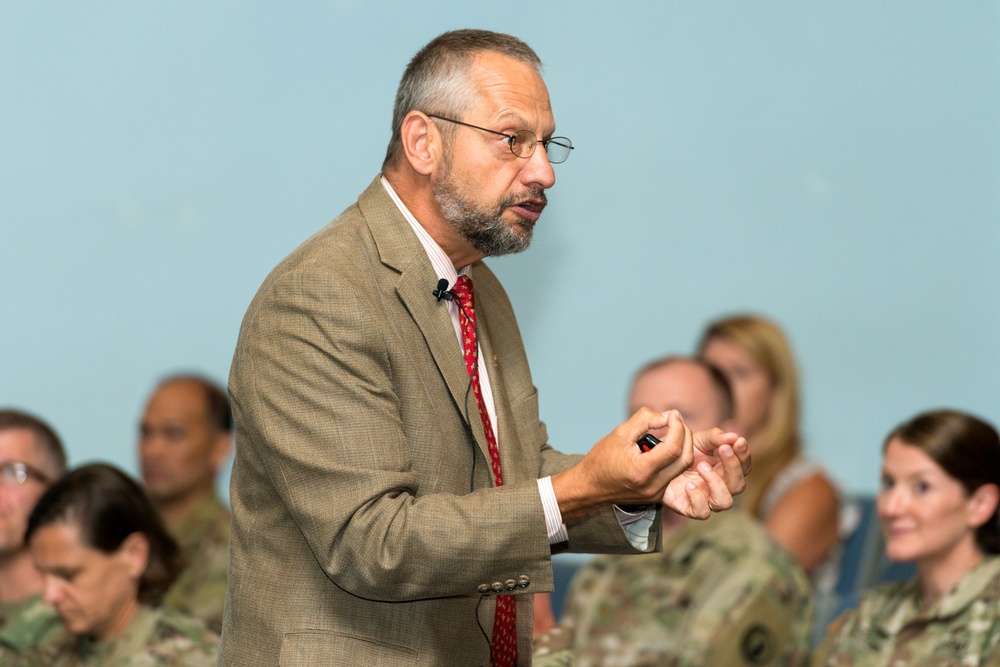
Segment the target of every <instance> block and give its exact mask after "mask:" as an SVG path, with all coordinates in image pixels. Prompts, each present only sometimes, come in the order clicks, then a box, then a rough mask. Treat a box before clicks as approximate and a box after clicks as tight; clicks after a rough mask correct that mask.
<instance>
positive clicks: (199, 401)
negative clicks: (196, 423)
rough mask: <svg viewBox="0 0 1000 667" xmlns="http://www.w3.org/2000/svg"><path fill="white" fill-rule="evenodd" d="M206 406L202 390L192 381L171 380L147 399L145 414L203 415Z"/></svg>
mask: <svg viewBox="0 0 1000 667" xmlns="http://www.w3.org/2000/svg"><path fill="white" fill-rule="evenodd" d="M207 409H208V406H207V401H206V399H205V390H204V388H203V387H202V386H201V385H200V384H198V383H197V382H194V381H192V380H171V381H168V382H165V383H164V384H162V385H160V386H159V387H157V389H156V391H155V392H153V395H152V397H150V399H149V404H148V405H147V407H146V412H147V413H148V412H167V413H174V414H178V415H180V414H186V415H194V414H198V415H201V414H204V413H206V412H207Z"/></svg>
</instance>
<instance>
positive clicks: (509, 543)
mask: <svg viewBox="0 0 1000 667" xmlns="http://www.w3.org/2000/svg"><path fill="white" fill-rule="evenodd" d="M540 68H541V63H540V61H539V59H538V56H537V55H536V54H535V52H534V51H532V50H531V48H530V47H528V46H527V45H526V44H525V43H524V42H522V41H521V40H519V39H517V38H514V37H511V36H509V35H501V34H498V33H492V32H487V31H482V30H459V31H454V32H450V33H445V34H443V35H441V36H439V37H438V38H436V39H434V40H433V41H432V42H431V43H430V44H428V45H427V46H425V47H424V48H423V49H422V50H421V51H420V52H419V53H418V54H417V55H416V56H415V57H414V58H413V60H412V61H411V62H410V64H409V66H408V67H407V69H406V71H405V73H404V75H403V79H402V81H401V82H400V86H399V89H398V92H397V97H396V103H395V108H394V113H393V121H392V138H391V140H390V143H389V148H388V151H387V155H386V159H385V161H384V163H383V165H382V174H381V175H380V176H379V177H377V178H375V180H374V181H373V182H372V183H371V185H370V186H369V187H368V189H367V190H365V192H364V193H362V195H361V196H360V198H359V199H358V201H357V203H356V204H354V205H352V206H351V207H349V208H348V209H347V210H346V211H345V212H344V213H343V214H342V215H341V216H340V217H339V218H337V219H336V220H335V221H334V222H333V223H331V224H330V225H329V226H327V227H326V228H325V229H323V230H321V231H320V232H318V233H317V234H316V235H314V236H313V237H312V238H311V239H310V240H308V241H307V242H306V243H304V244H303V245H302V246H300V247H299V248H298V249H297V250H295V251H294V252H293V253H292V254H291V255H290V256H289V257H287V258H286V259H285V260H284V261H283V262H282V263H281V264H280V265H279V266H278V267H277V268H276V269H275V270H274V271H272V272H271V274H270V275H269V276H268V278H267V279H266V280H265V282H264V284H263V285H262V286H261V288H260V290H259V291H258V293H257V296H256V297H255V298H254V301H253V303H252V304H251V305H250V308H249V309H248V311H247V314H246V316H245V318H244V320H243V327H242V330H241V332H240V338H239V342H238V343H237V347H236V353H235V355H234V358H233V367H232V373H231V375H230V383H229V387H230V393H231V395H232V399H233V412H234V417H235V422H236V460H235V464H234V468H233V478H232V485H231V501H232V508H233V533H232V548H231V552H230V553H231V558H230V571H229V577H230V578H229V596H228V598H227V601H226V612H225V620H224V624H223V632H222V644H221V647H220V658H219V664H220V665H223V666H226V665H241V666H242V665H247V664H268V665H273V664H302V665H306V664H357V665H369V664H379V665H414V664H422V665H445V664H449V665H486V664H493V665H499V666H504V667H506V666H508V665H514V664H528V663H529V662H530V659H531V655H530V653H531V649H530V646H531V629H532V596H531V595H529V594H530V593H534V592H536V591H546V590H551V589H552V568H551V560H550V559H551V553H552V551H553V549H573V550H587V549H599V550H603V551H611V552H643V551H649V550H652V549H655V548H656V547H657V546H658V542H659V521H658V519H659V516H660V513H659V512H658V511H657V510H656V509H655V508H654V507H652V505H653V504H654V503H658V502H666V503H667V504H669V505H671V506H672V507H674V508H675V509H677V510H678V511H680V512H682V513H684V514H688V515H691V516H698V517H702V518H704V517H707V516H708V515H709V514H710V513H711V511H714V510H715V511H717V510H722V509H725V508H728V507H730V506H731V505H732V502H733V497H732V496H733V494H734V493H738V492H739V491H741V490H742V488H743V485H744V477H743V476H744V474H745V473H746V471H747V470H749V450H748V449H747V448H746V445H745V441H744V440H742V439H740V438H738V436H736V434H723V433H722V432H721V431H719V432H714V433H699V434H694V433H692V431H691V430H690V429H689V428H688V427H687V425H686V424H684V422H683V420H682V419H681V418H680V417H679V415H677V414H676V413H669V414H666V415H665V414H661V413H657V412H653V411H652V410H648V409H644V410H641V411H639V412H637V413H636V414H635V415H633V416H632V417H631V418H630V419H629V420H628V421H626V422H625V423H624V424H621V425H619V426H618V427H617V428H616V429H615V430H614V431H613V432H612V433H611V434H610V435H608V436H607V437H605V438H603V439H602V440H600V441H599V442H598V443H597V444H596V445H594V447H593V448H592V449H591V450H590V452H589V453H588V454H587V455H586V456H584V457H578V456H577V457H572V456H565V455H562V454H560V453H558V452H556V451H555V450H553V449H552V448H551V447H550V446H549V445H548V444H547V441H548V438H547V434H546V431H545V426H544V424H543V423H542V422H541V421H540V420H539V417H538V398H537V393H536V392H535V390H534V387H533V385H532V382H531V376H530V373H529V370H528V363H527V359H526V357H525V354H524V349H523V346H522V344H521V338H520V334H519V332H518V328H517V324H516V322H515V319H514V313H513V310H512V308H511V305H510V303H509V301H508V300H507V297H506V294H505V293H504V291H503V288H502V287H501V286H500V284H499V282H498V281H497V279H496V278H495V277H494V276H493V274H492V273H491V272H490V270H489V269H488V268H487V267H486V266H485V265H484V264H483V263H482V262H481V261H480V260H482V259H483V258H484V257H487V256H495V255H503V254H507V253H512V252H518V251H520V250H523V249H525V248H526V247H527V246H528V244H529V242H530V241H531V235H532V229H533V228H534V226H535V224H536V223H537V221H538V219H539V217H540V216H541V214H542V211H543V209H544V208H545V205H546V203H547V199H546V190H548V189H549V188H550V187H552V185H553V184H554V183H555V172H554V171H553V167H552V163H559V162H562V161H564V160H566V159H567V158H568V157H569V155H570V153H571V152H572V151H573V145H572V143H571V142H570V141H569V139H566V138H565V137H560V136H554V135H555V120H554V117H553V115H552V108H551V105H550V103H549V96H548V91H547V89H546V87H545V83H544V82H543V81H542V77H541V75H540V73H539V72H540ZM473 280H474V281H475V287H474V289H473V286H472V284H471V282H472V281H473ZM660 428H662V429H664V433H663V442H662V443H661V444H659V445H658V446H656V447H654V448H653V449H651V450H650V451H649V452H648V453H641V452H640V450H639V447H637V446H636V442H637V441H638V440H639V439H640V438H642V436H643V435H644V434H645V433H646V432H647V431H649V430H651V429H660ZM717 454H718V456H716V455H717ZM616 503H617V504H626V505H629V504H632V505H639V504H642V505H644V507H640V508H638V509H637V510H635V511H633V512H632V513H630V514H623V513H622V512H619V511H616V510H615V508H614V507H613V504H616Z"/></svg>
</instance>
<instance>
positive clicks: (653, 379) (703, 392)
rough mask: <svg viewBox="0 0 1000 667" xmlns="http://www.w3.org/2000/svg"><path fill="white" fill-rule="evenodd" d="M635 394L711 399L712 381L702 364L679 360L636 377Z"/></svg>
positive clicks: (647, 397)
mask: <svg viewBox="0 0 1000 667" xmlns="http://www.w3.org/2000/svg"><path fill="white" fill-rule="evenodd" d="M632 393H633V396H636V395H639V394H643V395H644V396H645V398H646V399H647V400H649V399H650V398H653V397H658V398H660V399H672V400H684V401H686V402H695V401H711V400H712V394H711V382H710V379H709V377H708V372H707V371H705V369H704V368H702V367H701V366H699V365H697V364H694V363H691V362H685V361H677V362H673V363H670V364H667V365H665V366H661V367H659V368H655V369H653V370H650V371H647V372H646V373H643V375H642V376H640V377H639V378H636V383H635V387H634V388H633V392H632Z"/></svg>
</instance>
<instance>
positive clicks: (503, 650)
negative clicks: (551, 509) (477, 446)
mask: <svg viewBox="0 0 1000 667" xmlns="http://www.w3.org/2000/svg"><path fill="white" fill-rule="evenodd" d="M451 291H452V292H453V293H454V294H455V296H456V297H457V300H458V323H459V324H460V325H461V327H462V351H463V352H464V353H465V369H466V370H467V371H468V372H469V379H470V380H471V381H472V393H473V394H475V395H476V405H478V406H479V418H480V419H481V420H482V422H483V431H485V432H486V444H487V447H488V449H489V453H490V468H491V469H492V470H493V479H494V480H496V485H497V486H503V471H502V470H501V469H500V450H499V449H498V448H497V439H496V436H495V435H494V434H493V424H492V423H490V415H489V413H487V412H486V403H485V402H484V401H483V394H482V392H481V391H480V389H479V364H478V363H477V361H478V359H479V341H478V340H477V339H476V305H475V300H474V299H473V296H472V279H471V278H469V277H468V276H459V277H458V280H457V281H455V287H453V288H452V290H451ZM515 620H516V616H515V605H514V596H513V595H498V596H497V607H496V615H495V616H494V618H493V641H492V647H493V661H494V663H495V664H496V665H497V667H511V666H513V665H515V664H517V633H516V630H515Z"/></svg>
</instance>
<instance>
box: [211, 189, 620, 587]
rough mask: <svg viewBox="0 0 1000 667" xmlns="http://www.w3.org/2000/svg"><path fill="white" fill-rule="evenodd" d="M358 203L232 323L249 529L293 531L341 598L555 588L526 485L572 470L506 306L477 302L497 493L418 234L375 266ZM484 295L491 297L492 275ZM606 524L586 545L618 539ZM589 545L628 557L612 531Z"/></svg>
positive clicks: (381, 253) (241, 501)
mask: <svg viewBox="0 0 1000 667" xmlns="http://www.w3.org/2000/svg"><path fill="white" fill-rule="evenodd" d="M370 191H371V189H370ZM363 202H364V198H363V199H362V206H361V207H358V206H356V207H353V209H349V210H348V212H346V213H345V214H344V216H342V219H341V220H340V221H339V222H338V223H335V224H334V225H331V226H330V227H328V228H327V229H325V230H324V231H322V232H321V233H320V234H318V235H317V237H314V239H312V240H311V241H309V242H307V243H306V244H305V245H304V246H303V247H302V248H300V249H299V250H298V251H296V253H293V255H292V256H290V257H289V258H288V259H287V260H286V261H285V262H284V263H283V264H282V265H279V267H278V268H277V269H276V270H275V271H274V272H272V274H271V276H269V277H268V279H267V280H266V281H265V283H264V285H263V286H262V287H261V290H260V291H259V292H258V295H257V297H256V298H255V299H254V302H253V303H252V304H251V306H250V308H249V310H248V312H247V315H246V318H245V319H244V324H243V328H242V330H241V334H240V340H239V343H238V345H237V350H236V355H235V357H234V362H233V371H232V375H231V378H230V389H231V393H232V396H233V407H234V414H235V416H236V422H237V449H238V452H237V460H236V464H235V468H234V494H235V495H238V496H239V498H238V500H236V501H235V502H234V511H237V508H240V509H239V511H240V513H241V519H242V521H241V524H242V526H243V530H244V531H253V535H254V539H255V540H259V542H260V545H259V546H260V548H261V549H264V550H268V549H270V550H272V552H274V553H280V552H281V551H282V550H283V549H285V548H286V546H285V545H284V544H282V541H284V542H287V541H288V540H290V539H295V540H297V539H299V535H301V539H303V540H304V541H305V542H306V543H307V544H308V548H309V549H310V550H311V552H312V556H313V557H314V558H315V562H316V563H318V564H319V566H320V567H321V568H322V569H323V571H324V572H325V574H326V576H327V577H328V578H329V579H330V580H331V581H332V582H333V583H335V584H336V586H337V587H339V588H341V589H343V590H345V591H347V592H349V593H351V594H353V595H355V596H358V597H361V598H366V599H370V600H382V601H400V600H419V599H427V598H441V597H447V596H452V595H470V594H475V593H476V591H477V588H478V587H479V586H480V585H481V584H482V583H484V582H489V581H506V580H507V579H511V578H517V577H518V576H519V575H521V574H525V573H526V574H528V575H529V576H530V577H531V579H532V581H533V585H532V590H536V591H538V590H551V588H552V575H551V567H550V563H549V557H550V554H551V549H550V547H549V545H548V541H547V538H546V535H545V526H544V519H543V513H542V507H541V502H540V499H539V496H538V489H537V483H536V479H537V477H538V476H539V475H540V474H541V473H542V472H543V471H544V470H545V469H549V468H551V469H557V468H559V467H560V466H565V465H568V464H569V463H571V461H572V460H571V459H567V458H565V457H563V456H562V455H560V454H557V453H555V452H554V451H553V450H551V448H549V447H548V445H547V444H545V442H544V436H545V430H544V426H543V425H542V424H541V423H540V421H538V418H537V396H536V395H535V392H534V388H533V387H532V386H531V382H530V374H528V373H527V364H526V361H523V349H522V348H521V344H520V338H519V336H518V335H515V336H514V337H513V338H512V337H511V336H510V335H508V334H509V333H510V332H509V330H510V329H511V328H512V329H513V331H514V334H516V323H515V322H514V321H513V313H510V314H509V315H508V314H507V313H506V312H503V308H509V304H507V303H506V297H505V296H503V298H502V300H501V301H502V308H501V310H493V311H491V310H490V308H489V307H488V306H487V307H484V308H480V309H479V310H480V313H481V317H482V318H483V321H484V323H485V324H484V325H481V326H483V328H484V330H485V332H486V335H487V337H488V339H489V343H488V345H489V346H490V350H491V354H490V355H487V357H490V356H493V357H497V358H498V359H500V360H503V361H502V362H499V363H500V366H499V367H498V368H497V370H496V378H497V384H498V385H499V392H498V393H500V394H501V395H502V396H503V399H502V404H501V405H500V406H498V409H499V410H500V412H501V415H502V416H501V427H500V431H501V436H500V437H501V441H502V444H501V447H502V450H501V453H502V458H503V460H504V475H505V478H506V479H505V481H506V482H507V484H506V485H505V486H503V487H500V488H494V487H492V486H491V483H490V479H489V466H488V465H487V464H486V460H485V457H484V455H483V451H482V441H481V437H480V435H481V430H482V427H481V424H477V422H478V420H479V417H478V412H477V411H476V408H475V404H474V400H473V402H472V407H471V409H470V408H469V406H468V405H462V403H463V402H464V401H463V400H462V399H463V398H466V397H465V396H463V392H461V391H458V390H456V387H457V386H458V384H459V382H458V380H457V379H456V378H457V377H458V376H456V373H459V374H461V373H464V366H463V365H462V363H463V362H462V356H461V352H460V349H459V348H458V342H457V341H456V340H455V336H454V331H453V329H452V328H451V324H450V321H449V320H448V319H446V318H447V313H446V312H445V311H444V309H443V308H440V306H441V304H437V303H435V301H434V299H433V298H432V297H431V295H430V293H429V292H430V289H431V287H433V285H434V283H435V279H434V278H435V277H434V275H433V271H432V269H431V268H430V265H429V262H427V261H426V257H425V256H423V258H422V261H421V259H420V257H421V255H420V253H419V252H418V253H414V252H413V244H416V240H415V239H412V240H411V241H409V242H408V243H409V244H410V245H409V246H407V247H406V253H401V256H404V255H405V256H407V257H409V258H410V260H409V261H410V263H409V264H406V263H405V262H404V261H402V260H398V259H392V258H391V257H387V255H389V254H390V253H389V251H388V250H387V249H386V248H387V247H388V244H387V242H386V241H385V240H384V238H380V234H382V235H383V236H384V235H385V232H384V231H380V230H381V228H379V225H380V224H382V223H383V222H384V221H381V220H379V219H372V216H371V215H369V216H367V217H366V216H364V215H362V214H361V210H360V209H362V208H363ZM383 208H384V207H383ZM386 215H391V214H386ZM404 224H405V223H404ZM396 227H398V225H396ZM400 233H402V234H405V233H409V234H411V235H412V232H411V231H409V230H408V229H405V230H403V232H400ZM380 243H381V245H380ZM392 245H393V246H399V245H400V242H399V241H398V240H397V239H393V244H392ZM404 245H405V244H404ZM416 248H418V249H419V245H416ZM420 252H422V251H420ZM425 265H426V266H425ZM483 285H484V287H483V289H484V291H485V292H487V293H488V292H489V291H490V290H491V289H500V288H499V284H498V283H497V284H496V288H494V287H493V280H492V277H491V276H490V277H489V278H488V279H487V280H485V281H484V282H483ZM479 289H480V288H479V283H478V282H477V293H478V292H479ZM501 291H502V290H501ZM489 301H490V298H489V297H487V298H486V299H485V302H486V303H488V302H489ZM480 303H483V302H482V301H481V302H480ZM508 319H509V320H510V322H507V321H506V320H508ZM449 337H450V340H449ZM447 346H450V347H447ZM445 349H447V350H448V354H443V353H442V352H441V351H442V350H445ZM452 358H453V359H454V361H451V359H452ZM508 361H509V364H510V368H507V367H506V364H507V362H508ZM522 365H523V366H524V368H523V369H522V368H521V366H522ZM490 372H491V378H493V377H494V375H493V374H494V370H493V369H491V371H490ZM465 382H467V379H465V380H462V381H461V384H462V386H464V383H465ZM468 398H471V396H470V397H468ZM470 414H471V417H472V418H471V419H470V418H469V415H470ZM251 479H252V480H253V484H254V485H255V488H249V487H248V486H246V485H244V486H241V488H237V486H239V485H242V484H243V483H244V481H245V480H251ZM244 509H247V510H252V511H246V512H244ZM605 515H606V516H605V517H604V518H603V520H602V519H597V520H596V521H597V523H596V524H594V525H592V526H583V527H582V528H583V529H582V530H580V531H579V532H580V534H581V535H585V534H586V533H587V532H588V531H591V532H592V531H593V530H601V531H605V532H607V531H608V530H612V531H614V530H615V526H613V525H612V524H609V523H607V520H608V518H609V517H610V514H609V513H605ZM251 524H252V525H251ZM291 524H294V525H291ZM609 526H610V528H609ZM588 541H589V540H588ZM596 541H597V542H601V541H603V542H604V543H605V544H608V543H610V544H612V545H614V547H613V548H616V549H617V550H630V549H631V547H629V546H628V544H627V540H626V539H625V537H624V534H623V533H622V531H621V529H620V528H617V534H614V532H612V533H608V534H607V535H605V536H604V537H603V538H598V539H597V540H596ZM269 542H270V544H269ZM583 543H584V542H581V544H583ZM525 592H528V591H525Z"/></svg>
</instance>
